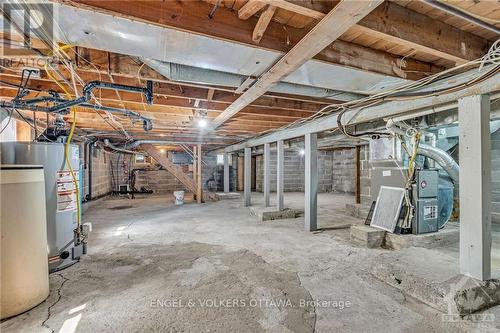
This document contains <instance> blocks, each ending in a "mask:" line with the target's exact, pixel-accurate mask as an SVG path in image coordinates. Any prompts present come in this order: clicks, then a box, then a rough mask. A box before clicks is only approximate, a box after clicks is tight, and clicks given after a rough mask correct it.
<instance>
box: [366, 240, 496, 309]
mask: <svg viewBox="0 0 500 333" xmlns="http://www.w3.org/2000/svg"><path fill="white" fill-rule="evenodd" d="M371 273H372V274H373V275H374V276H375V277H377V278H378V279H380V280H382V281H384V282H386V283H388V284H389V285H391V286H393V287H395V288H397V289H399V290H401V292H403V293H404V294H407V295H409V296H412V297H414V298H416V299H418V300H420V301H422V302H424V303H426V304H428V305H430V306H431V307H433V308H435V309H437V310H439V311H441V312H443V313H444V314H445V316H452V317H453V316H455V315H458V316H464V315H468V314H472V313H474V312H477V311H480V310H484V309H487V308H489V307H492V306H494V305H498V304H500V281H499V280H496V279H493V280H489V281H478V280H476V279H473V278H469V277H467V276H464V275H461V274H459V272H458V262H457V260H456V258H454V257H450V256H445V255H442V253H440V252H438V251H436V250H432V249H424V248H415V247H413V248H408V249H403V250H400V251H397V252H390V253H387V254H382V255H381V256H379V257H377V260H376V262H375V263H374V265H373V266H372V268H371Z"/></svg>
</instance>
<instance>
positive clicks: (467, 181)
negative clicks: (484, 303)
mask: <svg viewBox="0 0 500 333" xmlns="http://www.w3.org/2000/svg"><path fill="white" fill-rule="evenodd" d="M458 133H459V144H460V145H459V151H458V156H459V158H460V182H459V183H460V185H459V191H458V192H459V198H460V273H462V274H463V275H467V276H470V277H473V278H475V279H478V280H482V281H485V280H489V279H490V278H491V242H492V240H491V138H490V135H491V134H490V98H489V96H488V95H473V96H467V97H464V98H461V99H459V100H458Z"/></svg>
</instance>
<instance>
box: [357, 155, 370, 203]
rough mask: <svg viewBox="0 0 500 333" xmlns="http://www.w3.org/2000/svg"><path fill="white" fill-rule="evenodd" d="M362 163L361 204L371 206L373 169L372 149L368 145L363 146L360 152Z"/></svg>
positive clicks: (360, 178) (360, 180) (360, 179)
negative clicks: (371, 162)
mask: <svg viewBox="0 0 500 333" xmlns="http://www.w3.org/2000/svg"><path fill="white" fill-rule="evenodd" d="M359 161H360V177H359V182H360V199H361V204H365V205H371V203H372V199H371V193H370V188H371V176H372V167H371V165H370V148H369V146H368V145H365V146H361V147H360V150H359Z"/></svg>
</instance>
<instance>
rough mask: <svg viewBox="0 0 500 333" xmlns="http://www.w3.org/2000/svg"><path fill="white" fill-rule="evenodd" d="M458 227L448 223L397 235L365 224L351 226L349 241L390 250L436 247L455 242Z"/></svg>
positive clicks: (456, 241)
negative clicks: (425, 231)
mask: <svg viewBox="0 0 500 333" xmlns="http://www.w3.org/2000/svg"><path fill="white" fill-rule="evenodd" d="M459 233H460V231H459V228H458V227H457V226H452V225H449V226H447V227H445V228H444V229H442V230H440V231H439V232H435V233H429V234H422V235H413V234H408V235H398V234H391V233H389V232H386V231H384V230H381V229H378V228H374V227H370V226H367V225H353V226H351V242H352V243H353V244H354V245H357V246H363V247H368V248H374V247H384V248H387V249H391V250H401V249H405V248H409V247H423V248H427V249H432V248H436V247H442V246H448V245H452V244H457V243H458V239H459Z"/></svg>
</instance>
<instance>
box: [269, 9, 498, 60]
mask: <svg viewBox="0 0 500 333" xmlns="http://www.w3.org/2000/svg"><path fill="white" fill-rule="evenodd" d="M267 3H271V4H272V5H273V6H276V7H279V8H282V9H285V10H288V11H292V12H294V13H297V14H300V15H303V16H307V17H311V18H314V19H317V20H320V19H322V18H323V17H324V16H325V15H326V14H325V13H322V12H319V11H316V10H313V9H310V8H307V7H302V6H299V5H296V4H293V3H290V2H288V1H285V0H267ZM356 32H358V33H360V34H361V33H364V34H367V35H370V36H373V37H376V38H379V39H383V40H385V41H390V42H393V43H395V44H399V45H407V46H409V47H411V48H413V49H415V50H417V51H420V52H424V53H427V54H430V55H434V56H436V57H439V58H443V59H447V60H450V61H453V62H455V63H464V62H466V61H470V60H474V59H477V58H480V57H482V56H483V55H484V54H485V52H486V51H487V50H488V46H489V43H488V41H487V40H485V39H483V38H481V37H478V36H475V35H473V34H471V33H467V32H464V31H461V30H459V29H457V28H455V27H453V26H451V25H448V24H446V23H444V22H440V21H438V20H434V19H432V18H431V17H429V16H426V15H424V14H420V13H418V12H415V11H412V10H410V9H407V8H404V7H402V6H399V5H397V4H395V3H394V2H389V1H386V2H385V3H384V4H383V5H382V6H380V7H378V8H377V9H375V10H374V11H373V12H372V13H370V15H368V16H366V17H365V18H364V19H362V20H361V21H360V22H359V23H358V24H356V25H355V26H353V27H352V28H351V33H356Z"/></svg>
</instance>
